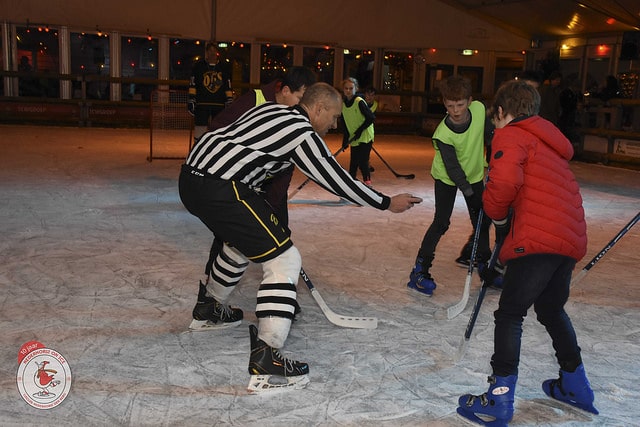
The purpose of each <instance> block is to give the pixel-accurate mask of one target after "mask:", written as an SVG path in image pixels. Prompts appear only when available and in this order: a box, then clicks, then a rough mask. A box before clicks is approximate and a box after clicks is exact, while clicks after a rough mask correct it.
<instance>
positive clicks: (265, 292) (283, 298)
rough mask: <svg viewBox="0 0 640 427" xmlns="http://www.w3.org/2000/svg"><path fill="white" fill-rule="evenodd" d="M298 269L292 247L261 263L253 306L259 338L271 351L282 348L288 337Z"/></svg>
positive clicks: (294, 303)
mask: <svg viewBox="0 0 640 427" xmlns="http://www.w3.org/2000/svg"><path fill="white" fill-rule="evenodd" d="M301 267H302V259H301V257H300V252H298V249H296V247H295V246H292V247H291V248H289V249H287V250H286V251H285V252H283V253H282V254H280V255H279V256H277V257H275V258H274V259H272V260H269V261H266V262H264V263H262V283H261V284H260V288H259V289H258V302H257V305H256V316H257V317H258V338H260V339H261V340H262V341H264V342H265V343H267V345H269V346H271V347H273V348H282V346H283V345H284V342H285V340H286V339H287V336H288V335H289V329H290V328H291V321H292V319H293V317H294V312H295V306H296V284H297V283H298V275H299V274H300V268H301Z"/></svg>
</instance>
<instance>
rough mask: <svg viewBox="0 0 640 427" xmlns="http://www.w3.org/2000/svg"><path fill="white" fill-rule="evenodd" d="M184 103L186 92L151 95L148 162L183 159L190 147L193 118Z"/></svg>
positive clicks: (156, 92)
mask: <svg viewBox="0 0 640 427" xmlns="http://www.w3.org/2000/svg"><path fill="white" fill-rule="evenodd" d="M187 100H188V92H187V91H186V90H160V89H158V90H154V91H153V92H151V100H150V103H149V119H150V124H149V156H148V157H147V160H148V161H150V162H151V161H153V160H154V159H184V158H186V156H187V154H188V153H189V150H190V149H191V146H192V143H193V117H192V116H191V114H190V113H189V111H188V110H187Z"/></svg>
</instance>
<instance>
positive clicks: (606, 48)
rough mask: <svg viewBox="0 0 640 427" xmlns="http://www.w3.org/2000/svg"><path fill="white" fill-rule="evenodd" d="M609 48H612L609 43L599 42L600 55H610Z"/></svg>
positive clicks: (598, 51)
mask: <svg viewBox="0 0 640 427" xmlns="http://www.w3.org/2000/svg"><path fill="white" fill-rule="evenodd" d="M609 50H610V48H609V46H608V45H606V44H599V45H598V47H597V49H596V52H597V54H598V55H601V56H604V55H608V54H609Z"/></svg>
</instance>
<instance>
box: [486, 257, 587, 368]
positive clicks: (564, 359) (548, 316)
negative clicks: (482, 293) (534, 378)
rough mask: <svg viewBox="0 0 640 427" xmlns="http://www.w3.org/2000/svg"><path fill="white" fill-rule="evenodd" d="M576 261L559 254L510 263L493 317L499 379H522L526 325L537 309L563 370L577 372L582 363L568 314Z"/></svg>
mask: <svg viewBox="0 0 640 427" xmlns="http://www.w3.org/2000/svg"><path fill="white" fill-rule="evenodd" d="M575 264H576V261H575V260H574V259H572V258H569V257H566V256H562V255H555V254H535V255H527V256H523V257H520V258H515V259H512V260H510V261H508V262H507V264H506V271H505V275H504V282H503V289H502V293H501V295H500V302H499V303H498V309H497V310H496V311H495V312H494V318H495V332H494V354H493V356H492V358H491V366H492V368H493V373H494V375H498V376H509V375H517V374H518V364H519V363H520V343H521V337H522V321H523V319H524V317H525V316H526V315H527V310H528V309H529V307H531V306H532V305H533V309H534V311H535V312H536V315H537V319H538V321H539V322H540V323H541V324H542V325H543V326H544V327H545V328H546V330H547V333H548V334H549V336H550V337H551V341H552V343H553V348H554V350H555V352H556V358H557V360H558V363H559V364H560V367H561V369H563V370H567V371H569V372H573V370H575V367H577V366H578V365H579V364H580V363H582V359H581V357H580V347H578V341H577V338H576V333H575V331H574V329H573V325H572V324H571V319H569V316H568V315H567V313H566V311H565V310H564V305H565V303H566V302H567V300H568V298H569V285H570V282H571V272H572V271H573V268H574V267H575Z"/></svg>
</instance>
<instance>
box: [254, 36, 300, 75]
mask: <svg viewBox="0 0 640 427" xmlns="http://www.w3.org/2000/svg"><path fill="white" fill-rule="evenodd" d="M260 57H261V60H260V82H261V83H263V84H264V83H269V82H271V81H273V80H275V79H276V78H278V77H280V76H281V75H282V73H284V72H285V71H286V70H287V69H288V68H289V67H291V66H293V48H292V47H290V46H287V45H282V46H274V45H272V44H270V43H267V44H263V45H262V46H261V48H260Z"/></svg>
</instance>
